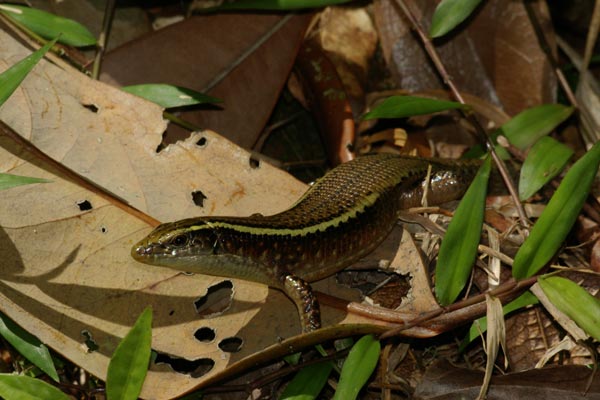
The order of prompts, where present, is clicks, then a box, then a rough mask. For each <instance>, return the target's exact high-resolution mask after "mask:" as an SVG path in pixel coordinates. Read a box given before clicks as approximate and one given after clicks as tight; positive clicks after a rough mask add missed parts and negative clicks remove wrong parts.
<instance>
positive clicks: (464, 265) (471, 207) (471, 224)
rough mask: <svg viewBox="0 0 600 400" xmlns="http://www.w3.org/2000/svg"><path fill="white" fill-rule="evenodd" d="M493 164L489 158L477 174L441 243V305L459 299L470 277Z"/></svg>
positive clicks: (438, 269)
mask: <svg viewBox="0 0 600 400" xmlns="http://www.w3.org/2000/svg"><path fill="white" fill-rule="evenodd" d="M491 161H492V160H491V158H490V157H489V156H488V157H487V158H486V159H485V161H484V163H483V165H482V166H481V167H480V168H479V171H477V175H476V176H475V179H473V182H472V183H471V186H469V189H468V190H467V193H465V195H464V197H463V199H462V200H461V201H460V204H459V205H458V208H457V209H456V211H455V212H454V218H452V221H450V225H448V230H447V231H446V234H445V235H444V239H443V240H442V244H441V246H440V254H439V257H438V262H437V267H436V273H435V295H436V297H437V299H438V301H439V302H440V304H441V305H444V306H446V305H448V304H452V303H453V302H454V300H456V298H457V297H458V295H459V294H460V292H461V291H462V290H463V288H464V287H465V284H466V283H467V280H468V279H469V275H470V274H471V270H472V268H473V262H474V261H475V257H476V256H477V246H478V245H479V239H480V237H481V227H482V226H483V213H484V210H485V196H486V193H487V186H488V180H489V178H490V171H491V168H492V162H491Z"/></svg>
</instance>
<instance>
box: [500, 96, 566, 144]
mask: <svg viewBox="0 0 600 400" xmlns="http://www.w3.org/2000/svg"><path fill="white" fill-rule="evenodd" d="M573 110H574V108H573V107H567V106H563V105H561V104H543V105H541V106H537V107H533V108H530V109H527V110H525V111H523V112H521V113H519V114H518V115H516V116H515V117H514V118H513V119H511V120H510V121H508V122H507V123H505V124H504V125H502V127H501V128H500V129H499V131H500V132H499V133H500V134H501V135H504V136H506V138H507V139H508V141H509V142H510V143H511V144H512V145H513V146H515V147H517V148H519V149H521V150H526V149H527V148H529V147H530V146H531V145H533V144H534V143H535V142H536V141H537V140H538V139H540V138H541V137H543V136H546V135H547V134H549V133H550V132H552V131H553V130H554V129H555V128H556V127H557V126H558V125H559V124H560V123H561V122H563V121H564V120H566V119H567V118H569V116H570V115H571V114H572V113H573Z"/></svg>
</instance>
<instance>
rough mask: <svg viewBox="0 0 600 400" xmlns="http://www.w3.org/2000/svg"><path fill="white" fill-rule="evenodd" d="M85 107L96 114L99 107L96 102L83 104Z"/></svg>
mask: <svg viewBox="0 0 600 400" xmlns="http://www.w3.org/2000/svg"><path fill="white" fill-rule="evenodd" d="M83 108H87V109H88V110H90V111H91V112H93V113H94V114H96V113H97V112H98V107H97V106H96V105H95V104H83Z"/></svg>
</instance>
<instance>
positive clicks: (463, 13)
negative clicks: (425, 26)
mask: <svg viewBox="0 0 600 400" xmlns="http://www.w3.org/2000/svg"><path fill="white" fill-rule="evenodd" d="M479 3H481V0H443V1H442V2H441V3H440V4H438V6H437V7H436V9H435V12H434V13H433V17H432V18H431V28H429V36H431V37H432V38H436V37H440V36H444V35H445V34H446V33H448V32H450V31H451V30H452V29H454V28H455V27H456V26H457V25H458V24H460V23H461V22H463V21H464V20H465V19H467V18H468V17H469V15H471V13H472V12H473V10H475V8H476V7H477V6H478V5H479Z"/></svg>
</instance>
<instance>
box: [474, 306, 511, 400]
mask: <svg viewBox="0 0 600 400" xmlns="http://www.w3.org/2000/svg"><path fill="white" fill-rule="evenodd" d="M485 303H486V306H487V312H486V315H487V317H488V321H489V323H490V329H488V331H487V334H486V339H487V340H486V343H485V354H486V355H487V360H486V362H485V375H484V377H483V382H482V383H481V388H480V389H479V395H478V396H477V400H479V399H485V398H486V393H487V391H488V388H489V386H490V380H491V379H492V372H493V371H494V364H495V363H496V358H497V357H498V351H499V350H500V346H502V349H503V350H504V352H506V326H505V325H504V316H503V315H502V303H501V302H500V300H499V299H498V298H497V297H494V296H490V295H489V294H486V296H485ZM507 362H508V360H505V363H507ZM507 366H508V365H505V368H506V367H507Z"/></svg>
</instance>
